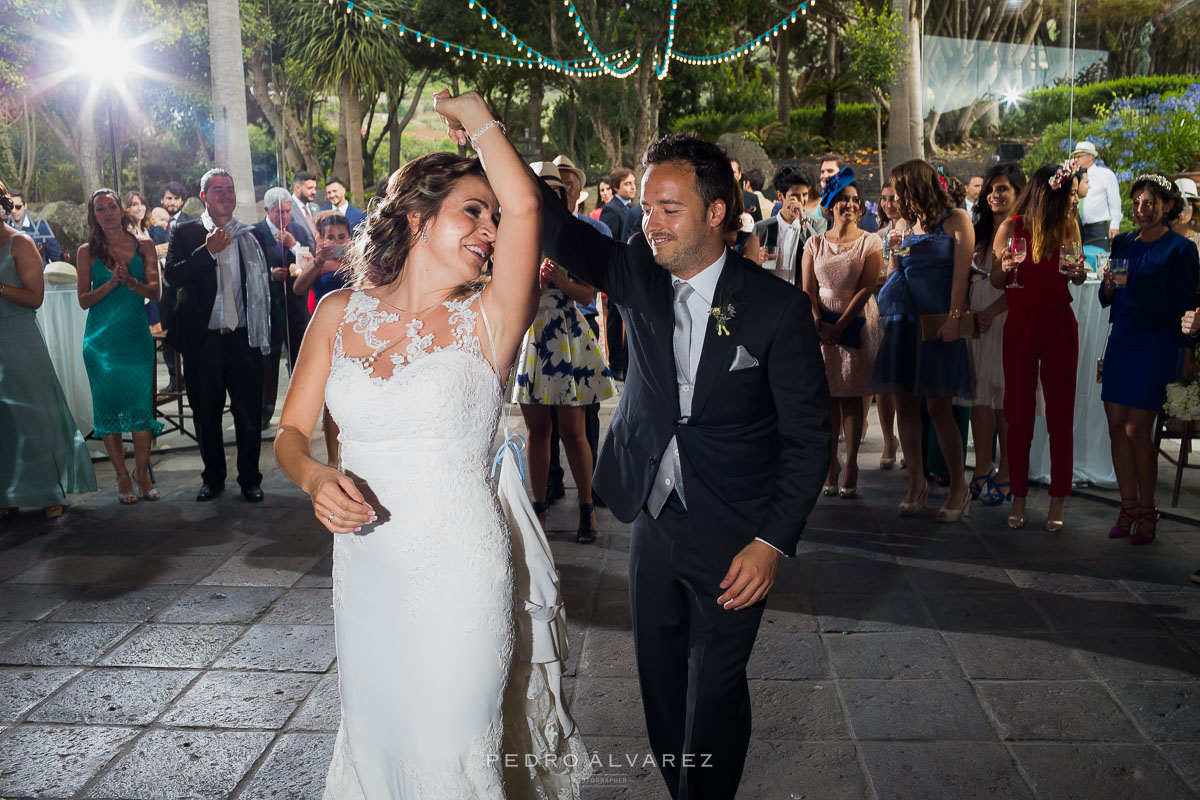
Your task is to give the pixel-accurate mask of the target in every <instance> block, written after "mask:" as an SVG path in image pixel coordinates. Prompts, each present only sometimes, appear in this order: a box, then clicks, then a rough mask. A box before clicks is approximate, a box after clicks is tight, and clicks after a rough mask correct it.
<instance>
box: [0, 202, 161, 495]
mask: <svg viewBox="0 0 1200 800" xmlns="http://www.w3.org/2000/svg"><path fill="white" fill-rule="evenodd" d="M12 207H13V206H12V199H11V198H9V196H8V190H7V189H5V187H4V184H3V183H0V430H3V431H4V435H3V436H0V518H2V517H7V516H8V515H10V514H15V513H16V512H17V509H18V508H19V507H21V506H26V507H28V506H33V507H34V508H42V509H44V511H45V514H46V516H47V517H50V518H53V517H57V516H60V515H61V514H62V513H63V505H64V504H65V503H66V502H67V493H69V492H70V493H76V492H94V491H96V473H95V471H94V470H93V469H92V459H91V457H90V456H89V455H88V451H87V447H86V446H85V445H84V443H83V435H82V434H80V432H79V428H78V427H76V425H75V419H74V418H73V417H72V416H71V409H70V407H69V406H68V405H67V398H66V396H65V395H64V394H63V390H62V386H61V385H60V384H59V382H58V377H57V376H56V375H55V374H54V364H53V363H51V361H50V352H49V351H48V350H47V349H46V340H45V339H43V338H42V332H41V330H40V329H39V328H38V324H37V320H36V319H34V312H35V310H36V309H38V308H40V307H41V305H42V299H43V297H44V291H45V284H44V283H43V279H42V257H41V255H39V254H38V250H37V246H36V245H34V243H33V240H32V239H30V238H29V237H28V236H26V235H24V234H23V233H21V232H20V231H18V230H17V229H16V228H14V227H12V226H11V225H8V224H7V223H5V222H4V221H3V220H5V219H6V218H7V217H8V215H9V214H11V213H12ZM142 319H143V324H144V320H145V317H143V318H142Z"/></svg>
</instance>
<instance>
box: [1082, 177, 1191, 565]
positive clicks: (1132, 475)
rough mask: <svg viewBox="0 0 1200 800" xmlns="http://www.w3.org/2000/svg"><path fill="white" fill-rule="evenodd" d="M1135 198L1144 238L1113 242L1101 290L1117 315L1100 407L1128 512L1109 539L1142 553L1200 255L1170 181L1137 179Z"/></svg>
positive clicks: (1152, 517) (1150, 531)
mask: <svg viewBox="0 0 1200 800" xmlns="http://www.w3.org/2000/svg"><path fill="white" fill-rule="evenodd" d="M1129 195H1130V197H1131V198H1132V199H1133V221H1134V223H1135V224H1136V225H1137V227H1138V230H1136V231H1133V232H1130V233H1122V234H1120V235H1118V236H1117V237H1116V238H1115V239H1113V249H1112V255H1113V257H1112V259H1111V260H1110V261H1109V268H1108V269H1107V270H1105V273H1104V284H1103V286H1102V287H1101V289H1100V304H1101V305H1105V306H1110V307H1111V311H1110V317H1111V319H1112V328H1111V330H1110V332H1109V335H1108V345H1107V346H1106V347H1105V350H1104V362H1103V363H1104V370H1103V386H1102V388H1101V390H1100V399H1101V400H1103V401H1104V414H1105V416H1106V417H1108V435H1109V439H1110V440H1111V442H1112V457H1113V469H1114V471H1115V472H1116V474H1117V487H1118V489H1120V492H1121V512H1120V514H1119V515H1118V516H1117V524H1116V525H1114V526H1113V527H1112V530H1110V531H1109V533H1108V536H1109V538H1111V539H1118V538H1126V537H1128V538H1129V543H1130V544H1135V545H1137V544H1149V543H1150V542H1153V541H1154V537H1155V534H1156V533H1157V530H1158V509H1157V507H1156V506H1155V503H1154V489H1155V484H1156V482H1157V480H1158V453H1157V451H1156V449H1155V447H1154V441H1153V439H1152V435H1153V430H1154V419H1155V417H1157V416H1158V413H1159V412H1160V411H1161V410H1162V407H1163V402H1164V401H1165V400H1166V386H1167V384H1168V383H1170V382H1171V380H1172V379H1173V378H1174V377H1175V366H1176V362H1177V357H1178V353H1179V348H1180V347H1191V346H1192V344H1193V343H1192V342H1191V341H1190V340H1189V339H1188V338H1187V337H1186V336H1185V335H1184V334H1183V332H1181V331H1180V326H1179V322H1178V320H1180V319H1181V318H1182V317H1184V316H1185V314H1186V313H1187V312H1188V311H1190V310H1192V307H1193V303H1194V301H1195V297H1196V285H1197V282H1198V280H1200V255H1198V254H1197V251H1196V246H1195V245H1193V244H1192V243H1191V242H1190V241H1188V240H1187V239H1186V238H1185V237H1183V236H1180V235H1179V234H1178V233H1176V232H1174V231H1172V230H1171V229H1170V227H1169V226H1170V223H1171V222H1172V221H1173V220H1174V219H1175V218H1176V217H1178V216H1179V213H1180V211H1181V210H1182V206H1183V198H1182V196H1181V194H1180V192H1179V189H1178V187H1176V186H1175V184H1173V183H1171V181H1170V180H1168V179H1167V177H1166V176H1165V175H1159V174H1157V173H1149V174H1146V175H1139V176H1137V178H1135V179H1134V181H1133V187H1132V188H1131V189H1130V192H1129ZM1185 322H1186V320H1185ZM1189 327H1190V326H1189Z"/></svg>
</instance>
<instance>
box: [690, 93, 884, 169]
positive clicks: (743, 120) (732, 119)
mask: <svg viewBox="0 0 1200 800" xmlns="http://www.w3.org/2000/svg"><path fill="white" fill-rule="evenodd" d="M824 113H825V109H823V108H797V109H794V110H793V111H792V113H791V127H790V130H789V132H788V133H787V134H786V135H784V136H783V137H782V138H781V139H780V140H779V145H776V144H775V139H774V137H770V138H769V140H768V141H766V142H764V146H766V147H767V152H768V154H769V155H773V156H774V155H781V154H782V150H783V145H790V146H791V147H793V148H794V149H795V150H796V152H797V153H801V154H803V153H816V152H820V151H822V150H828V149H830V148H839V149H844V150H854V149H861V148H866V147H874V146H875V106H873V105H871V104H870V103H844V104H842V105H840V106H838V107H837V120H838V128H837V134H838V138H837V141H836V142H830V141H827V140H825V139H823V138H822V137H821V136H820V130H821V115H822V114H824ZM776 119H778V112H776V111H775V110H773V109H766V110H763V111H750V112H745V113H741V114H724V113H721V112H718V111H705V112H703V113H700V114H691V115H688V116H685V117H679V118H677V119H675V120H672V122H671V125H670V130H671V132H672V133H680V132H684V131H686V132H689V133H694V134H696V135H697V136H699V137H701V138H702V139H708V140H709V141H715V140H716V139H717V137H719V136H720V135H721V134H723V133H746V132H750V133H753V134H755V138H756V139H759V140H761V139H763V136H762V133H763V132H764V131H766V130H768V128H769V127H770V125H771V123H772V122H774V121H775V120H776ZM886 124H887V117H886V115H885V116H884V125H885V126H886Z"/></svg>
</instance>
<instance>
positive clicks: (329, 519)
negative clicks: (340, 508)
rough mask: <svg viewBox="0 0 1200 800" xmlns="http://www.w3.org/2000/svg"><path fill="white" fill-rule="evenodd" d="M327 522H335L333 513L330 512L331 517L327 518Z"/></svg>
mask: <svg viewBox="0 0 1200 800" xmlns="http://www.w3.org/2000/svg"><path fill="white" fill-rule="evenodd" d="M325 521H326V522H333V512H332V511H330V512H329V516H328V517H326V518H325Z"/></svg>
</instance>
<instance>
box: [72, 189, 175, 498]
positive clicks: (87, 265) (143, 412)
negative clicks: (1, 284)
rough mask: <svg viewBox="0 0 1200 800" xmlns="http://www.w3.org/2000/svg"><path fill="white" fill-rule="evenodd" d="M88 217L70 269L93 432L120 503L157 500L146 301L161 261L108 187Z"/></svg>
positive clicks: (154, 293) (157, 428) (158, 427)
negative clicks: (128, 445) (129, 439)
mask: <svg viewBox="0 0 1200 800" xmlns="http://www.w3.org/2000/svg"><path fill="white" fill-rule="evenodd" d="M142 211H143V215H144V212H145V204H144V203H143V204H142ZM87 219H88V240H87V243H86V244H81V245H80V246H79V253H78V256H77V258H76V260H75V263H76V264H78V265H79V266H78V270H77V272H78V276H79V283H78V287H77V291H78V293H79V306H80V307H81V308H84V309H86V310H87V312H88V315H87V324H86V326H85V327H84V332H83V362H84V365H85V366H86V367H87V375H88V383H90V384H91V389H92V412H93V423H92V425H93V427H92V434H93V435H95V436H98V437H101V438H103V440H104V450H105V451H106V452H107V453H108V459H109V461H110V462H111V463H112V466H113V469H114V470H115V471H116V473H117V499H118V500H120V501H121V502H122V503H124V504H126V505H128V504H131V503H136V502H137V499H138V494H141V496H142V499H143V500H158V499H159V497H160V495H159V493H158V489H156V488H154V481H153V480H152V479H151V476H150V444H151V442H152V441H153V439H154V437H155V436H157V435H158V434H160V433H162V429H163V425H162V423H161V422H159V421H158V420H156V419H155V418H154V341H153V340H152V339H151V338H150V328H149V327H147V326H146V310H145V301H147V300H150V301H152V302H153V301H156V300H158V298H159V284H158V255H157V254H156V253H155V251H154V242H152V241H151V240H150V239H149V238H148V237H146V236H144V235H141V236H140V235H138V234H137V233H135V231H137V227H136V225H137V221H136V220H135V218H134V217H133V215H132V214H130V213H129V212H127V211H126V210H125V209H124V208H122V207H121V201H120V200H119V199H118V198H117V195H116V192H114V191H112V190H111V189H99V190H97V191H95V192H93V193H92V196H91V198H90V199H89V200H88V208H87ZM126 432H131V433H132V436H133V463H134V467H133V479H132V480H131V479H130V476H129V471H128V470H127V469H126V466H125V445H124V443H123V442H122V440H121V439H122V436H123V434H125V433H126ZM134 480H136V481H137V484H138V486H137V488H138V494H135V493H134V490H133V481H134Z"/></svg>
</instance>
